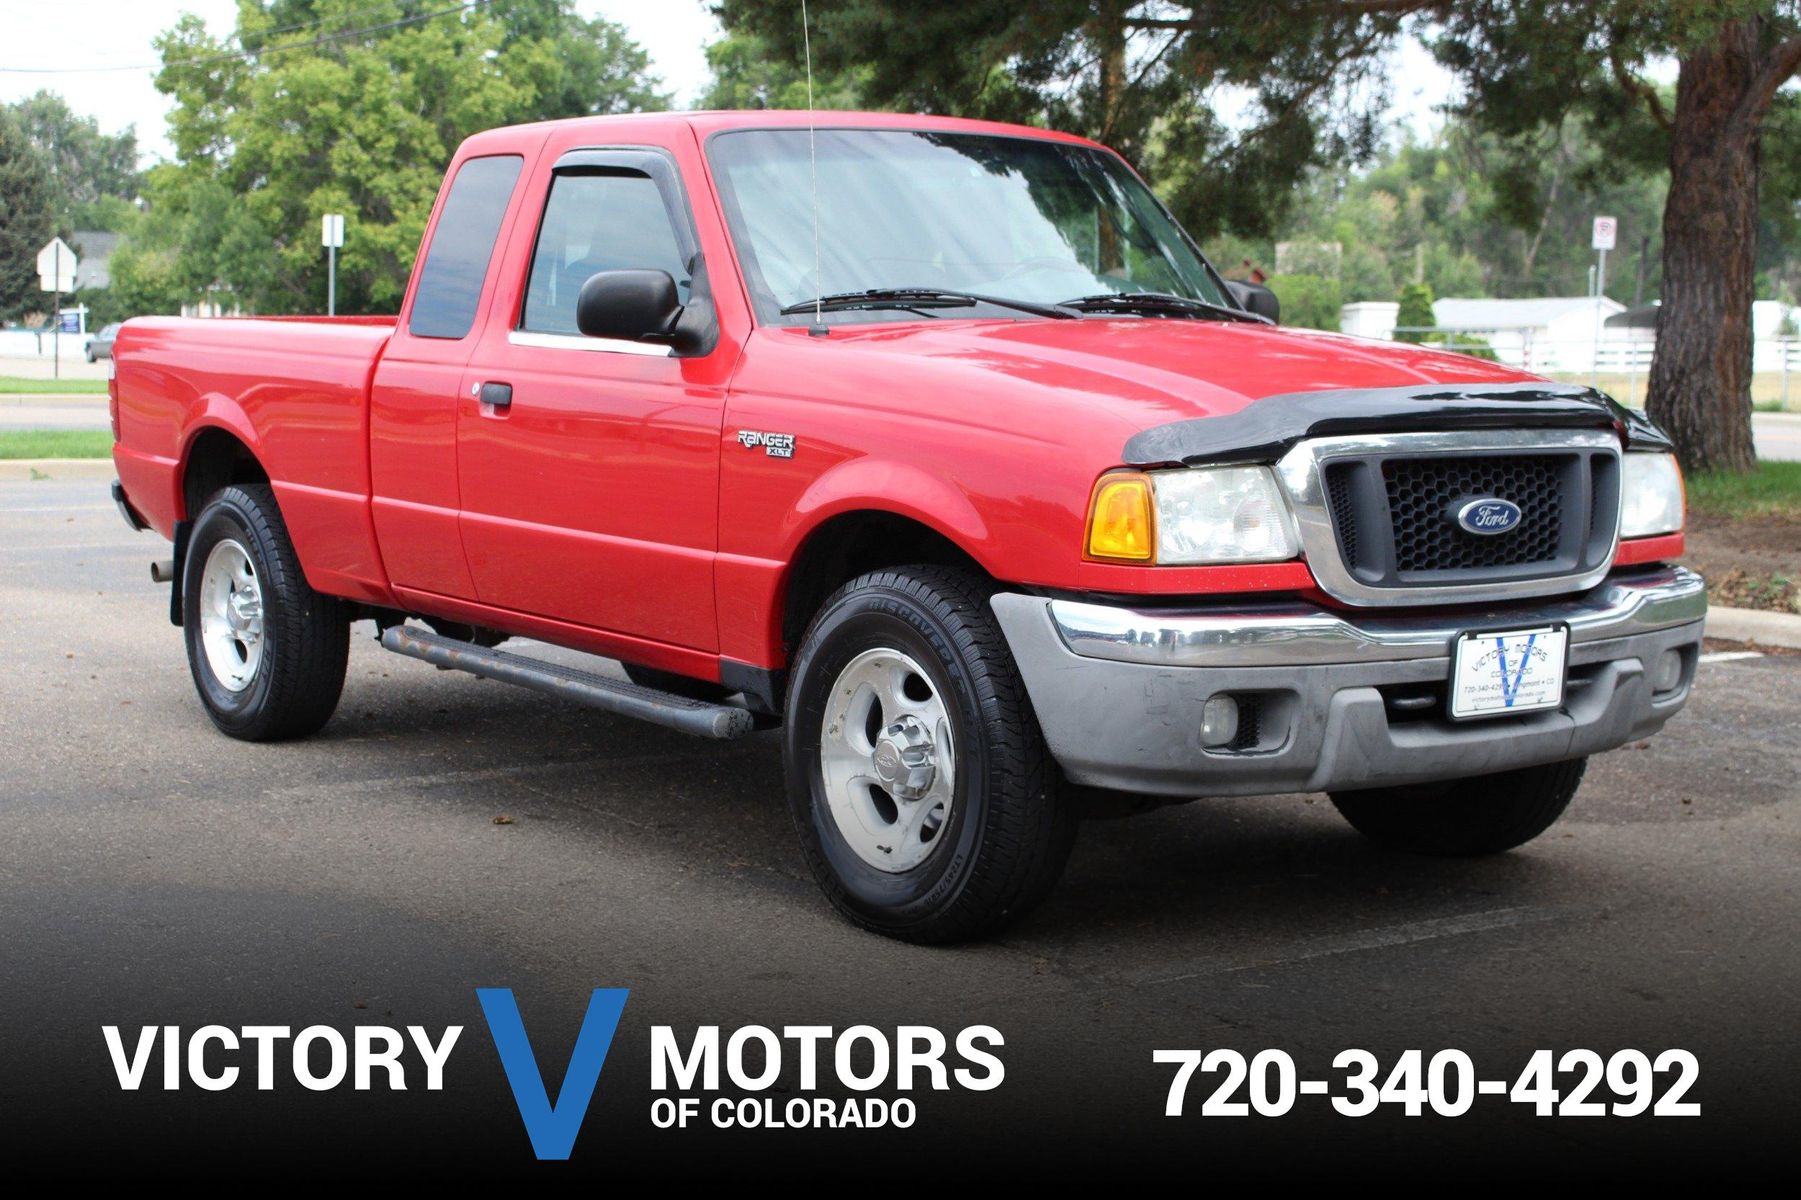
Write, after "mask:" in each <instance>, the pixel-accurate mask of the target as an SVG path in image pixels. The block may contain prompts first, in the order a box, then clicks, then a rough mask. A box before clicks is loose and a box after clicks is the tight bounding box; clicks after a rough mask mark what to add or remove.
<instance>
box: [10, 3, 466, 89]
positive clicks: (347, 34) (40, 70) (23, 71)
mask: <svg viewBox="0 0 1801 1200" xmlns="http://www.w3.org/2000/svg"><path fill="white" fill-rule="evenodd" d="M493 2H494V0H470V2H469V3H467V4H463V5H460V6H458V7H456V8H446V9H441V10H439V11H438V12H430V13H420V14H419V15H418V16H413V17H400V18H398V19H396V20H393V21H384V22H382V23H381V24H379V25H369V26H365V27H364V28H362V29H346V30H340V31H339V32H337V33H328V34H323V35H321V36H319V37H316V38H313V39H311V40H310V41H305V42H290V43H288V44H287V45H285V46H263V47H260V48H258V49H255V50H233V51H230V52H229V53H225V54H203V55H198V56H196V57H194V58H179V59H176V60H175V61H173V62H161V63H138V64H134V65H131V66H110V67H0V75H100V74H107V73H112V72H119V71H161V70H165V69H166V68H169V67H195V66H205V65H206V64H208V63H216V62H230V61H232V60H233V59H241V58H258V57H261V56H264V55H269V54H281V53H284V52H286V51H289V50H310V49H312V48H314V47H316V46H329V45H331V44H332V43H334V42H347V41H352V40H354V39H356V38H362V37H368V36H369V35H370V34H372V33H385V32H387V31H388V30H390V29H400V28H402V27H404V26H408V25H420V24H423V23H424V22H426V21H436V20H438V19H439V18H440V17H454V16H459V15H461V14H463V13H466V12H468V11H470V10H471V9H476V8H484V7H486V6H487V5H489V4H492V3H493ZM299 28H303V26H300V25H289V26H285V27H284V29H299ZM278 32H282V30H263V31H261V34H262V35H267V34H271V33H278ZM233 36H237V35H235V34H234V35H233Z"/></svg>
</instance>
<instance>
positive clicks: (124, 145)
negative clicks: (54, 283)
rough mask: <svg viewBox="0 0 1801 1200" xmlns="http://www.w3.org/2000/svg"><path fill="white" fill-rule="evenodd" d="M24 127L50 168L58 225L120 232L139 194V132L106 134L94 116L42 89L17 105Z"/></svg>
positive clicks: (69, 227)
mask: <svg viewBox="0 0 1801 1200" xmlns="http://www.w3.org/2000/svg"><path fill="white" fill-rule="evenodd" d="M11 107H12V112H13V115H14V116H15V117H17V118H18V121H19V125H20V127H21V128H22V129H23V130H24V131H25V136H26V137H27V138H29V139H30V141H31V144H32V145H34V146H36V147H37V149H38V151H39V153H40V154H42V155H43V157H44V161H45V163H46V164H47V165H48V167H49V170H50V201H51V204H52V205H53V206H54V208H55V209H56V217H57V221H58V223H59V224H60V225H61V226H62V227H63V229H64V230H65V231H68V230H74V229H117V228H118V227H119V224H120V222H121V221H122V220H123V219H124V211H123V210H122V209H121V207H120V204H121V202H124V201H129V200H131V199H132V198H133V197H135V196H136V195H137V194H138V186H139V180H140V177H139V175H138V138H137V134H136V132H135V131H133V130H131V129H127V130H126V131H125V132H123V133H118V134H105V133H101V132H100V126H99V123H98V122H96V121H95V120H94V118H92V117H84V116H81V115H80V114H78V113H77V112H75V110H74V109H72V108H70V107H69V105H68V103H67V102H66V101H64V100H63V98H62V97H61V96H58V95H57V94H56V93H54V92H48V91H40V92H38V93H37V94H36V95H33V96H28V97H27V98H25V99H24V100H20V101H19V102H17V103H16V104H14V105H12V106H11Z"/></svg>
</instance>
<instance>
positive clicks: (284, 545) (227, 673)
mask: <svg viewBox="0 0 1801 1200" xmlns="http://www.w3.org/2000/svg"><path fill="white" fill-rule="evenodd" d="M182 634H183V637H184V638H185V640H186V642H187V648H188V669H189V670H190V671H191V672H192V673H193V676H194V687H195V689H196V690H197V691H198V692H199V693H200V700H201V703H203V704H204V705H205V706H206V711H207V715H208V716H210V717H211V718H212V719H213V724H215V725H217V726H218V727H219V729H220V730H221V731H222V732H224V733H226V734H229V735H230V736H232V737H234V738H239V739H241V740H243V741H248V742H269V741H278V740H281V739H284V738H297V737H305V736H306V735H308V734H310V733H315V732H317V731H318V729H319V728H320V727H321V726H322V725H324V724H325V722H326V721H328V720H330V719H331V714H332V712H333V711H334V710H335V709H336V708H337V706H338V697H339V695H340V694H341V693H342V692H343V690H344V671H345V667H346V665H347V663H348V661H349V656H350V620H349V614H348V612H347V611H346V610H345V608H344V605H343V604H342V602H340V601H338V600H335V599H333V598H332V597H330V596H322V595H320V594H319V593H318V592H315V591H314V590H313V589H312V588H311V587H310V586H308V584H307V582H306V577H305V576H304V575H303V574H302V573H301V570H300V559H299V558H298V557H297V556H296V555H295V553H294V545H293V542H292V541H290V540H289V538H288V530H287V525H286V524H285V523H284V522H283V521H282V519H281V510H280V509H279V508H278V507H277V506H276V503H275V493H274V492H273V491H272V490H271V489H270V488H269V486H268V485H267V484H260V483H256V484H251V483H246V484H234V485H233V486H231V487H228V488H225V489H223V490H221V491H219V492H218V493H216V494H215V495H214V496H213V497H212V499H211V500H209V501H208V502H207V504H206V507H205V508H203V509H202V510H201V512H200V516H199V518H198V519H197V520H195V522H194V532H193V534H192V536H191V537H190V538H189V540H188V550H187V558H186V560H185V562H184V563H183V565H182Z"/></svg>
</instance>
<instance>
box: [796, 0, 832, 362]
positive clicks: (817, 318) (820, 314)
mask: <svg viewBox="0 0 1801 1200" xmlns="http://www.w3.org/2000/svg"><path fill="white" fill-rule="evenodd" d="M807 25H808V21H807V0H800V38H801V45H802V47H803V48H804V50H805V55H806V60H807V170H808V173H809V174H810V176H811V178H812V189H813V328H812V329H811V330H810V331H809V332H811V333H814V334H821V333H825V332H826V327H825V291H824V288H823V284H822V281H823V276H824V271H823V270H822V269H821V267H820V251H819V148H818V146H817V145H816V144H815V143H814V140H813V126H814V117H813V35H812V33H811V32H810V31H809V30H808V28H807Z"/></svg>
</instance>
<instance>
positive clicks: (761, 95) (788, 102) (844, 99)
mask: <svg viewBox="0 0 1801 1200" xmlns="http://www.w3.org/2000/svg"><path fill="white" fill-rule="evenodd" d="M707 67H708V69H710V70H711V71H712V73H713V78H712V80H711V81H710V82H709V84H708V85H707V90H706V92H704V93H703V94H702V96H701V98H700V107H701V108H706V109H755V108H805V107H807V74H806V71H805V70H804V68H802V67H800V66H796V65H795V64H794V63H792V62H789V61H786V60H784V59H781V58H777V57H775V56H773V55H771V54H770V52H769V47H768V45H767V43H765V41H764V40H763V39H762V38H760V37H758V36H757V35H755V34H752V33H728V34H726V36H724V37H722V38H720V39H719V40H718V41H716V42H713V43H712V44H710V45H709V46H708V47H707ZM868 75H869V68H868V67H866V66H864V67H852V68H850V69H848V70H843V71H832V72H825V71H818V70H816V71H814V72H813V107H814V108H819V109H838V110H846V109H858V108H863V107H865V104H864V102H863V100H862V99H861V93H860V89H859V86H858V85H859V83H860V82H861V81H862V80H864V79H866V78H867V77H868Z"/></svg>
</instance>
